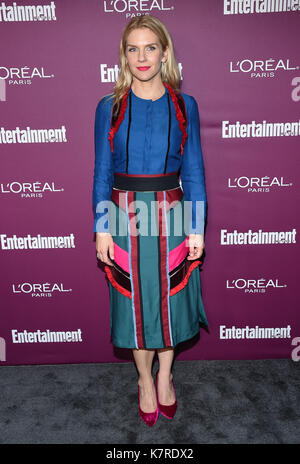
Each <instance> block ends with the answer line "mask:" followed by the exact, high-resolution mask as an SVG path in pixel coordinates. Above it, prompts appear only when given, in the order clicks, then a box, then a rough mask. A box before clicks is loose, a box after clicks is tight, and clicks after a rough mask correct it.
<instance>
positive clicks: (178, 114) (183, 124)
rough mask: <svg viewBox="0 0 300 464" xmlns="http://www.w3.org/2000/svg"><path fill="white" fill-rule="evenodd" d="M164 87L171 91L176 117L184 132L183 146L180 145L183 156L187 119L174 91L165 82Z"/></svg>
mask: <svg viewBox="0 0 300 464" xmlns="http://www.w3.org/2000/svg"><path fill="white" fill-rule="evenodd" d="M164 86H165V87H166V88H167V89H168V91H169V93H170V95H171V98H172V101H173V103H174V106H175V110H176V117H177V120H178V122H179V127H180V129H181V131H182V141H181V145H180V150H181V155H183V147H184V144H185V141H186V139H187V132H186V121H185V119H184V117H183V114H182V111H181V109H180V107H179V104H178V101H177V98H176V95H175V92H174V90H173V89H172V87H171V86H170V85H169V84H167V83H166V82H164Z"/></svg>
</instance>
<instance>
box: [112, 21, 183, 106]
mask: <svg viewBox="0 0 300 464" xmlns="http://www.w3.org/2000/svg"><path fill="white" fill-rule="evenodd" d="M142 27H147V28H148V29H150V30H151V31H152V32H154V34H155V35H156V36H157V37H158V39H159V41H160V44H161V46H162V50H163V52H164V51H165V50H166V48H167V46H168V47H169V50H168V59H167V61H166V62H165V63H163V64H162V67H161V79H162V82H165V83H167V84H169V85H170V86H171V87H172V88H173V89H174V90H177V91H179V83H180V73H179V68H178V64H177V61H176V58H175V54H174V48H173V43H172V39H171V36H170V34H169V32H168V30H167V28H166V26H165V25H164V24H163V23H162V22H161V21H160V20H159V19H158V18H156V17H155V16H151V15H144V16H137V17H135V18H132V19H131V20H130V21H129V23H128V24H127V25H126V27H125V28H124V29H123V32H122V37H121V42H120V53H119V59H120V72H119V75H118V79H117V81H116V83H115V86H114V88H113V93H112V94H109V95H110V97H109V99H110V98H113V99H114V112H117V111H118V109H119V105H120V102H121V99H122V97H123V95H124V93H125V92H126V89H127V88H128V87H129V86H131V83H132V74H131V72H130V69H129V66H128V64H127V62H126V55H125V51H126V45H127V38H128V35H129V34H130V32H131V31H133V30H134V29H139V28H142Z"/></svg>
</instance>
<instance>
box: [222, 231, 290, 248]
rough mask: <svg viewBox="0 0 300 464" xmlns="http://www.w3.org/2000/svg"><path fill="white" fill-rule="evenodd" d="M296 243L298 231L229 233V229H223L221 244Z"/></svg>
mask: <svg viewBox="0 0 300 464" xmlns="http://www.w3.org/2000/svg"><path fill="white" fill-rule="evenodd" d="M294 243H296V229H292V230H287V231H272V232H270V231H266V232H264V231H263V230H262V229H259V230H258V231H252V230H251V229H249V230H248V231H247V232H239V231H238V230H234V231H233V232H229V231H228V230H227V229H221V235H220V244H221V245H224V246H230V245H280V244H294Z"/></svg>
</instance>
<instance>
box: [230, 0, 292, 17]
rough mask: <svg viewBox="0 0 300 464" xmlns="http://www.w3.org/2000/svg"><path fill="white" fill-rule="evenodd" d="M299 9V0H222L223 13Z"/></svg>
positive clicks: (278, 11)
mask: <svg viewBox="0 0 300 464" xmlns="http://www.w3.org/2000/svg"><path fill="white" fill-rule="evenodd" d="M299 10H300V0H285V1H283V0H273V1H270V0H256V1H252V2H250V1H249V0H238V1H237V0H223V14H224V15H232V14H242V15H245V14H254V13H285V12H297V11H299Z"/></svg>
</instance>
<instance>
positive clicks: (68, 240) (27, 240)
mask: <svg viewBox="0 0 300 464" xmlns="http://www.w3.org/2000/svg"><path fill="white" fill-rule="evenodd" d="M0 246H1V250H5V251H13V250H37V249H39V250H44V249H57V248H75V236H74V234H72V233H71V234H70V235H64V236H54V237H53V236H51V237H45V236H41V235H40V234H38V235H34V236H32V235H30V234H27V236H26V237H18V236H17V235H16V234H14V235H13V236H12V237H9V236H8V235H6V234H0Z"/></svg>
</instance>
